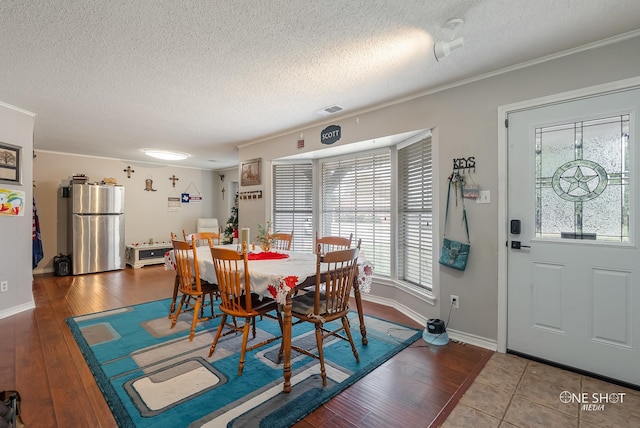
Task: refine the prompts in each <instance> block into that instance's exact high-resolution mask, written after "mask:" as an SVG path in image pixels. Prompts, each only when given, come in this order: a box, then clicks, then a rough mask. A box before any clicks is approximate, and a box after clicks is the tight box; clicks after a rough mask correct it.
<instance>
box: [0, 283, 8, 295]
mask: <svg viewBox="0 0 640 428" xmlns="http://www.w3.org/2000/svg"><path fill="white" fill-rule="evenodd" d="M5 291H9V281H2V282H0V293H4V292H5Z"/></svg>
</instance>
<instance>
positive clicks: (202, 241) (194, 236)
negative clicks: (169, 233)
mask: <svg viewBox="0 0 640 428" xmlns="http://www.w3.org/2000/svg"><path fill="white" fill-rule="evenodd" d="M182 235H183V236H184V240H185V241H187V242H189V241H194V242H195V243H196V247H205V246H206V247H208V246H209V240H210V239H211V241H213V244H214V245H218V244H219V243H220V232H217V233H216V232H195V233H186V232H185V231H184V230H183V231H182Z"/></svg>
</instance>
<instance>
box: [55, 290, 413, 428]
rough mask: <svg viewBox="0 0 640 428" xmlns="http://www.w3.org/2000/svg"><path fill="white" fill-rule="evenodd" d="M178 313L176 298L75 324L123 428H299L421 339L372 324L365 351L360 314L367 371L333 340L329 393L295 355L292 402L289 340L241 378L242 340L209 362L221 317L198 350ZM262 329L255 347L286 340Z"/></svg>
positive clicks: (266, 350) (306, 326)
mask: <svg viewBox="0 0 640 428" xmlns="http://www.w3.org/2000/svg"><path fill="white" fill-rule="evenodd" d="M169 305H170V300H169V299H166V300H159V301H155V302H150V303H144V304H140V305H135V306H130V307H125V308H120V309H114V310H111V311H106V312H100V313H96V314H91V315H85V316H79V317H74V318H69V319H67V323H68V324H69V327H70V328H71V331H72V332H73V335H74V337H75V339H76V341H77V343H78V346H79V347H80V349H81V350H82V353H83V354H84V357H85V359H86V361H87V364H88V365H89V367H90V368H91V371H92V372H93V374H94V376H95V378H96V381H97V383H98V386H99V387H100V389H101V390H102V393H103V394H104V396H105V399H106V401H107V403H108V404H109V406H110V407H111V410H112V412H113V415H114V417H115V419H116V421H117V422H118V425H119V426H121V427H151V426H154V427H159V426H162V427H224V426H227V427H243V428H244V427H289V426H291V425H292V424H294V423H295V422H296V421H298V420H300V419H302V418H303V417H304V416H306V415H307V414H309V413H311V412H312V411H313V410H314V409H316V408H317V407H318V406H320V405H321V404H322V403H324V402H326V401H328V400H329V399H330V398H331V397H333V396H335V395H336V394H338V393H339V392H340V391H342V390H343V389H344V388H346V387H347V386H349V385H351V384H353V383H354V382H356V381H357V380H358V379H360V378H362V376H364V375H365V374H367V373H369V372H370V371H371V370H373V369H374V368H376V367H377V366H379V365H380V364H382V363H383V362H384V361H386V360H388V359H389V358H391V357H392V356H393V355H395V354H396V353H398V352H399V351H401V350H402V349H404V348H405V347H407V346H408V345H410V344H411V343H413V342H414V341H416V340H417V339H418V338H419V337H420V335H421V331H419V330H416V329H413V328H409V327H405V326H400V325H398V324H394V323H390V322H387V321H384V320H381V319H377V318H373V317H366V318H365V325H366V327H367V337H368V339H369V344H368V345H366V346H364V345H362V343H361V336H360V326H359V321H358V316H357V313H355V312H352V313H351V316H350V322H351V330H352V334H353V337H354V341H355V343H356V346H357V348H358V353H359V355H360V363H357V362H356V361H355V358H354V357H353V353H352V352H351V348H350V346H349V344H348V343H347V342H346V341H344V340H339V339H334V340H330V339H327V340H326V341H325V364H326V369H327V386H326V387H323V386H322V380H321V378H320V366H319V364H318V361H317V360H315V359H313V358H310V357H307V356H304V355H301V354H298V353H296V352H294V351H292V355H291V359H292V360H291V362H292V376H291V383H292V385H293V391H292V392H291V393H289V394H284V393H283V392H282V384H283V377H282V364H279V365H278V364H276V361H277V354H278V350H279V347H280V341H279V340H277V341H274V342H273V343H271V344H269V345H267V346H265V347H262V348H258V349H256V350H254V351H252V352H248V353H247V355H246V363H245V367H244V371H243V375H242V376H240V377H239V376H238V375H237V373H238V360H239V356H238V352H239V349H240V344H241V341H242V337H241V336H240V335H229V336H226V337H223V338H221V339H220V341H219V342H218V346H217V347H216V352H215V353H214V355H213V357H211V358H208V353H209V347H210V346H211V342H212V341H213V337H214V335H215V331H216V328H217V326H218V323H219V322H220V318H215V319H213V320H211V321H207V322H204V323H199V325H198V329H197V331H196V336H195V338H194V340H193V341H192V342H190V341H189V339H188V336H189V328H190V323H191V313H187V314H183V315H181V317H180V320H179V321H178V323H177V324H176V327H175V328H174V329H170V328H169V327H170V325H171V320H170V319H169V318H167V315H168V308H169ZM257 328H258V332H257V336H256V339H251V336H249V338H250V340H249V345H251V343H252V342H254V340H256V341H262V340H264V339H265V338H268V337H271V336H273V335H278V334H279V331H280V330H279V327H278V323H277V321H274V320H271V319H269V318H264V319H263V320H259V321H258V323H257ZM293 342H294V343H296V344H298V345H300V346H302V347H306V348H307V349H310V348H312V347H313V348H315V334H314V332H313V328H312V326H311V325H310V323H302V324H299V325H297V326H294V327H293ZM254 343H255V342H254Z"/></svg>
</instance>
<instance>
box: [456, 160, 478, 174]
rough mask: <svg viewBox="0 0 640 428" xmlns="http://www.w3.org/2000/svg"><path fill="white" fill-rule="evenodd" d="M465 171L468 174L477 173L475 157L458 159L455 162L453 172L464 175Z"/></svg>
mask: <svg viewBox="0 0 640 428" xmlns="http://www.w3.org/2000/svg"><path fill="white" fill-rule="evenodd" d="M464 170H467V172H471V170H473V172H476V158H475V157H474V156H469V157H467V158H457V159H454V160H453V171H454V172H458V171H460V172H461V173H462V174H464Z"/></svg>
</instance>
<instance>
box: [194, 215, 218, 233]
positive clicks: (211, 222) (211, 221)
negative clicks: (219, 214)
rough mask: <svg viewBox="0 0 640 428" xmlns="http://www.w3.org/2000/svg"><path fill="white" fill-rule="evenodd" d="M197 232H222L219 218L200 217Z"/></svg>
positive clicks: (197, 222)
mask: <svg viewBox="0 0 640 428" xmlns="http://www.w3.org/2000/svg"><path fill="white" fill-rule="evenodd" d="M196 232H215V233H218V234H219V233H220V226H219V225H218V219H217V218H199V219H198V220H196Z"/></svg>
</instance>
